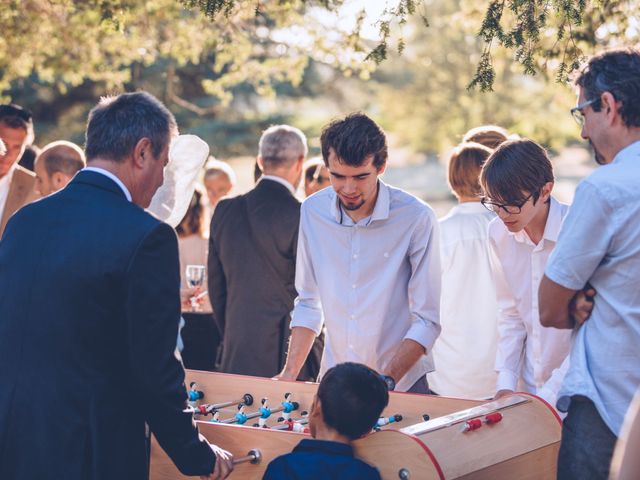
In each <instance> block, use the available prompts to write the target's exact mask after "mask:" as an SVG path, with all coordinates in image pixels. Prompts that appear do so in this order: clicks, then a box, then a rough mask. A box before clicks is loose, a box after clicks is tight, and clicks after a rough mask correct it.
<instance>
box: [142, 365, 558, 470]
mask: <svg viewBox="0 0 640 480" xmlns="http://www.w3.org/2000/svg"><path fill="white" fill-rule="evenodd" d="M186 381H187V384H190V383H191V382H196V383H197V384H198V389H199V390H201V391H203V392H204V398H203V399H202V400H201V403H220V402H226V401H229V400H231V399H240V398H243V396H244V395H245V394H246V393H249V394H251V395H252V396H253V398H254V403H253V405H251V406H248V407H247V408H246V410H247V412H254V411H256V410H257V409H258V408H259V406H260V399H261V398H263V397H267V398H269V401H270V405H271V406H272V407H273V406H277V405H279V404H280V402H281V401H282V400H283V398H284V394H285V392H291V393H292V394H293V396H292V399H293V400H294V401H296V402H298V403H299V404H300V407H299V410H298V412H300V411H303V410H308V409H309V408H310V406H311V402H312V400H313V396H314V395H315V392H316V390H317V384H315V383H307V382H282V381H276V380H271V379H266V378H257V377H245V376H239V375H228V374H221V373H209V372H199V371H192V370H187V372H186ZM235 408H236V407H235V406H232V407H230V409H229V410H226V411H225V412H224V414H223V418H227V417H233V410H234V409H235ZM298 412H293V413H292V416H294V417H295V416H299V413H298ZM494 412H499V413H500V415H499V417H500V418H501V420H500V421H498V422H497V423H493V422H488V421H486V418H488V417H487V415H490V414H491V413H494ZM395 414H401V415H402V417H403V419H402V421H401V422H398V423H390V424H389V425H386V426H385V427H383V429H381V430H380V431H377V432H373V433H371V434H369V435H367V436H365V437H363V438H361V439H359V440H357V441H355V442H354V448H355V454H356V456H357V457H358V458H360V459H362V460H364V461H365V462H367V463H369V464H371V465H373V466H375V467H376V468H378V470H379V471H380V474H381V476H382V478H383V479H385V480H391V479H405V480H406V479H421V480H423V479H424V480H428V479H454V478H455V479H487V480H488V479H491V480H494V479H503V478H504V479H523V480H526V479H536V480H545V479H549V480H552V479H555V478H556V462H557V455H558V449H559V445H560V432H561V422H560V419H559V417H558V416H557V414H556V412H555V411H554V410H553V408H552V407H551V406H549V405H548V404H546V403H545V402H544V401H543V400H541V399H539V398H538V397H535V396H533V395H528V394H514V395H510V396H508V397H503V398H502V399H500V400H498V401H495V402H481V401H475V400H464V399H457V398H447V397H439V396H433V395H417V394H410V393H399V392H391V393H390V398H389V405H388V406H387V408H386V409H385V411H384V412H383V415H384V416H391V415H395ZM425 415H427V416H428V420H427V421H425V418H426V417H425ZM277 417H278V415H277V414H274V415H272V418H270V419H269V421H268V423H267V425H268V426H273V425H277V422H276V418H277ZM196 421H197V424H198V428H199V430H200V433H202V435H204V437H206V438H207V440H209V442H211V443H214V444H216V445H219V446H220V447H222V448H224V449H225V450H228V451H230V452H231V453H233V455H234V457H244V456H246V455H247V454H248V452H249V451H251V450H255V451H259V452H260V456H261V459H260V461H259V462H258V463H257V464H256V463H250V462H246V463H240V464H238V465H236V467H235V469H234V472H233V474H232V475H231V478H238V479H253V478H262V475H263V474H264V471H265V469H266V467H267V465H268V464H269V462H271V460H273V459H275V458H276V457H278V456H280V455H283V454H285V453H288V452H291V451H292V450H293V448H294V447H295V446H296V445H297V444H298V443H299V442H300V440H302V439H304V438H309V437H308V434H304V433H296V432H291V431H283V430H272V429H269V428H256V427H253V426H251V425H252V424H253V421H249V422H247V423H246V424H245V425H233V424H222V423H210V422H209V421H208V420H207V417H203V418H202V419H201V420H199V419H198V418H197V417H196ZM469 421H471V423H473V422H475V425H476V428H475V429H473V430H469V428H468V427H466V426H467V422H469ZM477 425H480V426H479V427H478V426H477ZM150 468H151V470H150V478H151V480H165V479H176V478H188V477H185V476H183V475H181V474H180V472H179V471H178V470H177V469H176V467H175V466H174V465H173V463H172V462H171V460H170V459H169V457H168V456H167V455H166V454H165V453H164V451H163V450H162V449H161V448H160V446H159V445H158V443H157V442H156V441H155V439H152V446H151V466H150Z"/></svg>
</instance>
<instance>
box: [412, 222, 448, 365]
mask: <svg viewBox="0 0 640 480" xmlns="http://www.w3.org/2000/svg"><path fill="white" fill-rule="evenodd" d="M409 263H410V264H411V277H410V278H409V284H408V290H407V293H408V297H409V312H410V315H411V326H410V327H409V330H408V331H407V333H406V335H405V336H404V338H405V339H411V340H414V341H416V342H418V343H419V344H420V345H422V346H423V347H424V348H425V350H426V353H429V351H430V350H431V348H432V347H433V344H434V343H435V341H436V339H437V338H438V335H440V288H441V281H442V276H441V271H440V247H439V238H438V222H437V220H436V218H435V215H434V214H433V213H432V212H431V211H429V212H428V214H425V215H423V216H422V218H421V220H420V222H419V224H418V225H417V226H416V229H415V230H414V232H413V238H412V242H411V245H410V250H409Z"/></svg>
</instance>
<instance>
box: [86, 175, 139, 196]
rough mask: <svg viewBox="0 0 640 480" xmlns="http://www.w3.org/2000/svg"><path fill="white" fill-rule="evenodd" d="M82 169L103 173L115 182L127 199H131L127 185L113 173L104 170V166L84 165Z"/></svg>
mask: <svg viewBox="0 0 640 480" xmlns="http://www.w3.org/2000/svg"><path fill="white" fill-rule="evenodd" d="M82 170H86V171H88V172H96V173H100V174H102V175H104V176H105V177H108V178H110V179H111V180H113V181H114V182H116V184H117V185H118V186H119V187H120V189H121V190H122V191H123V192H124V195H125V197H127V200H129V201H131V193H129V189H128V188H127V187H125V185H124V183H122V180H120V179H119V178H118V177H116V176H115V175H114V174H113V173H111V172H109V171H108V170H105V169H104V168H100V167H84V168H83V169H82Z"/></svg>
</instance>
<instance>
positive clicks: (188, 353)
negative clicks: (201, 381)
mask: <svg viewBox="0 0 640 480" xmlns="http://www.w3.org/2000/svg"><path fill="white" fill-rule="evenodd" d="M182 317H183V318H184V321H185V325H184V327H183V328H182V331H181V332H180V335H181V336H182V343H184V349H183V350H182V363H184V367H185V368H190V369H192V370H207V371H210V372H213V371H215V370H216V368H215V367H216V358H217V354H218V348H219V346H220V334H219V333H218V327H216V324H215V321H214V319H213V314H212V313H186V312H185V313H183V314H182Z"/></svg>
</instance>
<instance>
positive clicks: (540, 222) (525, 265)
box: [480, 139, 571, 404]
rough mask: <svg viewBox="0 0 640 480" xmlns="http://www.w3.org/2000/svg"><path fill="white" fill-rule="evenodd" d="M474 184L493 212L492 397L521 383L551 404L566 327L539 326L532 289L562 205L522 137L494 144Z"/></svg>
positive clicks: (542, 159) (537, 154)
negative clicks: (496, 309)
mask: <svg viewBox="0 0 640 480" xmlns="http://www.w3.org/2000/svg"><path fill="white" fill-rule="evenodd" d="M480 183H481V185H482V188H483V190H484V191H485V195H486V197H485V198H484V199H483V200H482V202H483V204H484V205H485V206H486V207H487V208H489V209H490V210H492V211H495V212H496V213H497V214H498V217H499V218H496V219H494V220H493V221H492V222H491V223H490V224H489V251H490V258H491V262H492V270H493V276H494V282H495V287H496V295H497V298H498V307H499V312H500V313H499V319H498V333H499V338H500V339H499V342H498V352H497V355H496V364H495V368H496V371H497V372H498V380H497V385H496V388H497V393H496V395H495V398H500V397H502V396H504V395H507V394H509V393H513V392H514V391H516V390H520V389H524V390H525V391H527V392H530V393H533V394H536V395H538V396H540V397H542V398H544V399H545V400H547V401H548V402H549V403H552V404H555V396H556V394H557V391H558V389H559V388H560V383H561V381H562V378H563V377H564V373H565V371H566V368H567V363H564V364H563V362H564V361H565V359H566V358H567V356H568V354H569V349H570V348H571V332H569V331H560V330H556V329H551V328H544V327H543V326H542V325H540V322H539V317H538V295H537V293H538V285H539V284H540V279H541V278H542V275H543V273H544V267H545V265H546V264H547V259H548V258H549V255H550V254H551V252H552V251H553V248H554V247H555V245H556V241H557V239H558V233H559V232H560V226H561V225H562V220H563V218H564V217H565V215H566V214H567V211H568V209H569V207H568V206H567V205H563V204H561V203H559V202H558V201H557V200H555V199H554V198H553V197H551V190H552V189H553V183H554V181H553V168H552V166H551V162H550V161H549V158H548V156H547V153H546V152H545V150H544V149H543V148H542V147H541V146H540V145H538V144H537V143H535V142H533V141H531V140H528V139H522V140H511V141H507V142H505V143H503V144H502V145H501V146H500V147H498V148H497V149H496V150H495V151H494V153H493V154H492V155H491V156H490V157H489V159H488V160H487V162H486V163H485V164H484V166H483V168H482V173H481V175H480ZM520 382H521V383H520Z"/></svg>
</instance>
